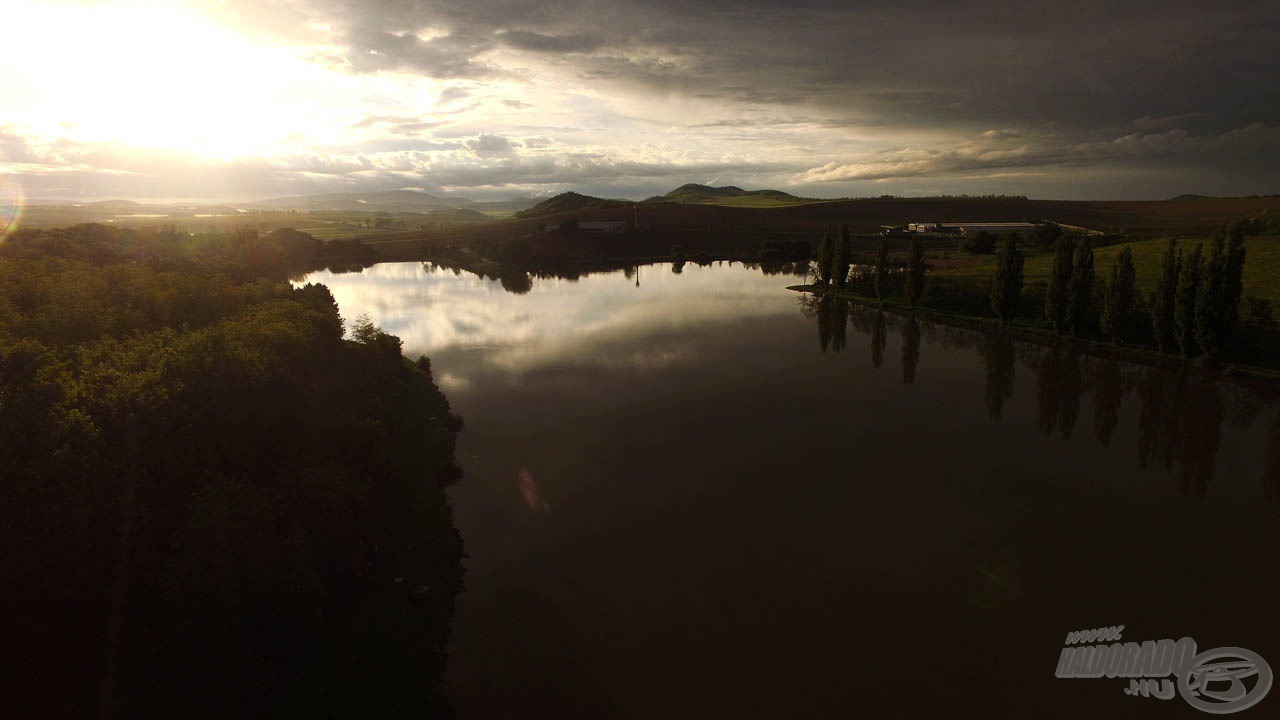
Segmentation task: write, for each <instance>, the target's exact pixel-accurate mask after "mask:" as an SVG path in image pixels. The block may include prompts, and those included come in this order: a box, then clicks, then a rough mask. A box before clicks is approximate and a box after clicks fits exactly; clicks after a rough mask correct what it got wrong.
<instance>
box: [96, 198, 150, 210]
mask: <svg viewBox="0 0 1280 720" xmlns="http://www.w3.org/2000/svg"><path fill="white" fill-rule="evenodd" d="M84 206H85V207H87V208H93V209H95V210H111V211H115V210H138V209H140V208H142V207H143V205H142V203H136V202H134V201H132V200H99V201H98V202H91V203H85V204H84Z"/></svg>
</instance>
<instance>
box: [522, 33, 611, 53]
mask: <svg viewBox="0 0 1280 720" xmlns="http://www.w3.org/2000/svg"><path fill="white" fill-rule="evenodd" d="M498 37H500V38H501V39H502V41H503V42H504V43H506V44H507V45H510V46H511V47H513V48H518V49H520V50H531V51H533V52H546V53H587V52H591V51H592V50H596V49H598V48H599V47H600V46H602V45H604V40H603V39H601V38H598V37H593V36H591V35H543V34H541V33H535V32H528V31H525V30H506V31H503V32H502V34H501V35H499V36H498Z"/></svg>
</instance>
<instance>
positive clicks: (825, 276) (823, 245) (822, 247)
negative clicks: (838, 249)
mask: <svg viewBox="0 0 1280 720" xmlns="http://www.w3.org/2000/svg"><path fill="white" fill-rule="evenodd" d="M833 235H834V233H833V232H832V231H831V226H830V225H828V226H827V229H826V231H825V232H824V233H823V234H822V242H820V243H818V284H819V285H823V286H826V285H830V284H831V266H832V264H833V260H834V257H833V256H834V254H835V240H834V238H833Z"/></svg>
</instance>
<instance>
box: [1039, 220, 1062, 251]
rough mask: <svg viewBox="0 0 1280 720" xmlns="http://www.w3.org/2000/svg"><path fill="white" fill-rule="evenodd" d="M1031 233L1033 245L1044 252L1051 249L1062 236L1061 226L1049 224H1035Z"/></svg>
mask: <svg viewBox="0 0 1280 720" xmlns="http://www.w3.org/2000/svg"><path fill="white" fill-rule="evenodd" d="M1032 232H1033V233H1034V234H1035V243H1036V244H1037V245H1039V246H1040V247H1042V248H1045V249H1046V250H1047V249H1049V248H1051V247H1053V246H1054V243H1056V242H1057V241H1058V238H1060V237H1062V234H1063V232H1062V226H1061V225H1058V224H1057V223H1051V222H1045V223H1037V224H1036V229H1035V230H1034V231H1032Z"/></svg>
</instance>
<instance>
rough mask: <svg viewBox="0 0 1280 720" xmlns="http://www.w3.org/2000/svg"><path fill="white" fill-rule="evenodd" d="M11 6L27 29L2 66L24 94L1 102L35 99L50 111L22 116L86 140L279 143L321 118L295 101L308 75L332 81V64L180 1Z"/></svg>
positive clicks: (208, 150) (238, 151)
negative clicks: (238, 30) (243, 33)
mask: <svg viewBox="0 0 1280 720" xmlns="http://www.w3.org/2000/svg"><path fill="white" fill-rule="evenodd" d="M6 14H10V13H6ZM13 15H16V16H17V19H18V20H19V22H17V23H15V24H14V25H13V26H12V27H24V28H27V29H28V32H24V33H17V34H12V35H11V37H10V38H9V39H8V41H7V43H6V46H5V47H3V49H0V68H2V67H4V66H6V65H8V66H10V67H11V68H13V69H17V70H20V72H19V73H18V74H19V75H20V76H24V77H22V83H21V84H20V86H19V87H18V89H17V93H18V94H17V96H16V97H15V96H14V95H12V94H11V95H10V96H9V98H8V99H7V100H5V101H2V102H3V103H4V104H5V105H9V104H10V103H13V105H14V107H12V108H8V107H6V108H5V114H6V115H8V116H10V117H12V116H13V115H14V114H19V113H20V112H21V111H23V110H25V109H27V108H38V109H39V110H32V111H31V112H38V113H40V114H41V115H42V117H27V118H23V119H24V120H27V121H29V122H32V124H39V125H43V126H45V127H51V126H54V125H59V126H62V127H67V128H70V129H71V132H72V133H73V135H74V136H75V137H76V138H77V139H82V140H89V141H108V142H119V143H122V144H125V145H130V146H135V147H148V148H159V147H163V148H181V149H185V150H188V151H190V152H193V153H196V154H199V155H203V156H207V157H233V156H242V155H249V154H253V153H260V152H264V151H267V152H270V151H274V150H277V149H278V146H279V145H280V144H281V143H285V142H287V140H288V139H289V138H290V137H293V138H296V137H298V136H299V135H300V134H301V135H307V134H309V133H308V130H310V129H311V128H310V127H309V124H311V123H316V122H318V121H317V120H315V119H314V118H315V117H316V115H318V114H313V113H302V112H298V111H297V108H295V107H292V105H293V103H291V102H290V100H291V99H292V100H296V99H297V95H298V94H299V93H300V92H301V91H302V88H301V87H299V86H300V85H303V84H305V85H307V86H310V87H313V88H319V87H323V85H324V83H323V80H322V79H321V78H319V77H318V76H319V75H321V74H323V73H324V72H325V71H324V70H323V69H321V68H319V67H317V66H314V65H310V64H308V63H307V62H305V60H304V59H302V58H301V57H299V55H298V51H297V50H294V49H289V48H267V47H263V46H260V45H256V44H254V43H253V42H250V41H249V40H247V39H245V38H243V37H240V36H239V35H236V34H235V33H234V32H232V31H231V30H229V29H226V28H224V27H222V26H219V25H216V24H214V23H212V22H210V21H208V20H206V19H202V18H201V17H200V16H199V15H197V14H195V13H194V12H193V11H191V10H184V8H183V7H182V5H181V4H177V5H175V4H173V3H158V2H144V1H134V2H117V3H109V4H107V3H103V4H92V5H86V4H61V3H60V4H40V3H35V2H30V1H29V0H19V1H18V3H17V7H16V8H15V12H14V13H13V14H11V17H13ZM6 56H8V57H6ZM6 74H9V73H8V72H6ZM24 95H33V96H34V97H24ZM318 129H319V128H318Z"/></svg>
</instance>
